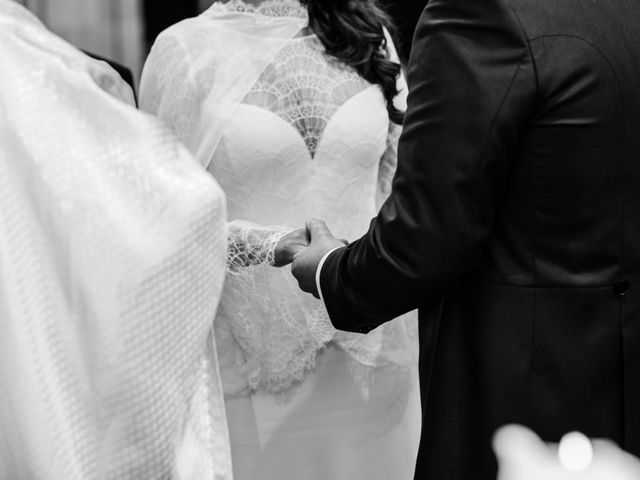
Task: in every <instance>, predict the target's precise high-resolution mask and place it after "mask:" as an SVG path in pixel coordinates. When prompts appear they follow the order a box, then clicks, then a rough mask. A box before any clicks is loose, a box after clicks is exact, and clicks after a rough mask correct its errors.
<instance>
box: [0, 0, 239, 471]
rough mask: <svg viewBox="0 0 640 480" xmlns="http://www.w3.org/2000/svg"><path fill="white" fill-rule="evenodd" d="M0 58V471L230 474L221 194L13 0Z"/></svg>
mask: <svg viewBox="0 0 640 480" xmlns="http://www.w3.org/2000/svg"><path fill="white" fill-rule="evenodd" d="M0 63H1V65H2V75H0V478H2V479H11V480H17V479H51V480H54V479H55V480H61V479H65V480H90V479H114V480H125V479H126V480H128V479H132V480H133V479H136V480H141V479H167V478H177V479H189V480H191V479H196V480H198V479H230V478H231V465H230V459H229V448H228V441H227V433H226V423H225V415H224V406H223V403H222V400H221V397H220V387H219V382H218V378H217V365H216V363H215V351H214V348H215V345H214V342H213V341H212V340H213V339H212V337H211V335H212V333H211V330H212V328H211V327H212V323H213V319H214V316H215V313H216V308H217V304H218V300H219V297H220V292H221V289H222V283H223V278H224V272H225V261H226V224H225V200H224V196H223V194H222V192H221V190H220V189H219V187H218V185H217V184H216V183H215V181H214V180H212V178H211V177H210V176H209V175H206V174H205V173H204V172H203V171H202V169H201V168H200V167H199V165H198V164H197V163H196V162H195V161H194V160H193V158H192V157H191V156H190V154H189V153H188V152H187V150H186V149H185V148H184V147H182V146H181V145H180V144H179V143H178V142H177V141H176V140H175V137H174V136H173V135H172V134H171V133H170V132H169V131H168V130H166V129H165V128H164V127H162V126H161V125H160V123H159V122H158V121H157V120H155V119H153V118H152V117H150V116H147V115H144V114H142V113H140V112H138V111H136V110H135V108H133V107H132V106H131V102H132V93H131V91H130V89H129V88H128V87H127V86H126V84H124V82H122V81H121V80H120V78H119V77H118V76H117V74H116V73H115V72H114V71H113V70H112V69H111V68H110V67H108V66H107V65H106V64H105V63H102V62H95V61H93V60H91V59H89V58H88V57H86V56H85V55H83V54H81V53H80V52H79V51H77V50H76V49H74V48H73V47H71V46H70V45H68V44H67V43H65V42H64V41H62V40H61V39H59V38H58V37H56V36H55V35H53V34H51V33H50V32H48V31H47V30H46V29H45V28H44V27H43V26H42V24H40V22H39V21H38V20H37V19H36V18H35V17H33V16H32V15H31V14H30V13H29V12H28V11H27V10H25V9H24V8H23V7H21V6H19V5H18V4H17V3H15V2H13V1H11V0H0ZM127 103H129V104H127Z"/></svg>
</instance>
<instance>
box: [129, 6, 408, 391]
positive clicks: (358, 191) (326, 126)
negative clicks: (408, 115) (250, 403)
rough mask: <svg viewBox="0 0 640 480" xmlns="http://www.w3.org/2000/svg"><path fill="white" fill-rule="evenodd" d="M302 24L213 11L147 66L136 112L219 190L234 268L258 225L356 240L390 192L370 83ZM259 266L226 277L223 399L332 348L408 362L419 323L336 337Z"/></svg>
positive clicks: (286, 375)
mask: <svg viewBox="0 0 640 480" xmlns="http://www.w3.org/2000/svg"><path fill="white" fill-rule="evenodd" d="M306 20H307V18H306V10H305V9H304V8H303V7H302V6H301V5H300V4H299V3H298V2H297V1H296V0H270V1H267V2H263V3H261V4H260V5H259V6H257V7H256V6H252V5H247V4H244V3H243V2H241V1H239V0H233V1H232V2H228V3H227V4H214V6H213V7H212V8H211V9H210V10H208V11H207V12H205V13H204V14H203V15H202V16H200V17H199V18H197V19H190V20H187V21H184V22H182V23H180V24H178V25H176V26H173V27H171V28H170V29H169V30H167V31H165V32H164V33H163V34H162V35H161V36H160V37H159V39H158V40H157V42H156V44H155V45H154V47H153V50H152V53H151V55H150V57H149V59H148V60H147V64H146V65H145V69H144V73H143V82H142V89H141V104H142V108H144V109H146V110H148V111H150V112H152V113H156V114H158V115H159V116H160V117H161V118H162V119H163V120H165V121H166V122H167V124H168V125H169V126H170V127H171V128H172V129H173V130H174V131H175V132H176V133H177V134H178V136H180V138H182V139H183V141H185V142H186V144H188V145H190V146H191V149H192V150H193V151H194V152H196V153H197V154H198V158H199V160H200V162H201V163H202V164H203V165H204V166H205V167H207V168H208V169H209V170H210V171H211V172H212V173H213V175H214V176H215V177H216V179H218V181H220V183H221V184H222V185H223V188H224V189H225V192H226V193H227V197H228V203H229V217H230V219H233V220H234V221H232V222H231V223H230V232H231V234H230V237H229V241H230V244H231V245H232V246H233V247H232V249H231V250H230V253H229V257H230V258H235V257H238V252H242V250H243V249H244V248H245V247H243V242H244V240H243V239H244V238H252V237H255V236H256V235H257V236H258V238H264V233H263V232H264V231H265V230H266V231H273V232H274V233H276V232H277V231H278V230H279V228H275V229H274V227H260V225H284V227H282V229H281V230H280V232H281V233H282V232H286V229H287V227H297V226H301V225H303V224H304V221H305V219H307V218H308V217H310V216H317V217H319V218H323V219H326V220H327V221H328V222H329V225H330V227H331V228H332V229H334V231H335V232H336V233H337V234H338V235H339V236H340V237H343V238H347V239H355V238H358V237H359V236H360V235H361V234H363V233H364V232H365V231H366V229H367V226H368V223H369V221H370V219H371V218H372V217H374V216H375V214H376V213H377V208H378V207H379V206H380V204H381V203H382V201H383V200H384V199H385V198H386V196H387V195H388V192H389V190H390V184H391V179H392V177H393V173H394V171H395V163H396V148H397V140H398V137H399V133H400V127H398V126H396V125H394V124H390V122H389V119H388V116H387V113H386V108H385V105H384V99H383V96H382V93H381V91H380V90H379V88H378V87H377V86H373V85H370V84H369V83H367V82H366V81H365V80H364V79H362V78H361V77H360V76H359V75H358V74H357V73H356V72H355V71H354V70H353V69H351V68H350V67H348V66H346V65H343V64H341V63H340V62H338V61H337V60H335V59H333V58H331V57H329V56H327V55H326V54H325V53H324V48H323V46H322V44H321V43H320V41H319V40H318V38H317V37H316V36H315V35H310V34H305V31H304V30H303V28H304V26H306ZM285 32H286V33H285ZM389 48H390V53H391V55H394V56H395V51H394V50H393V47H392V43H391V42H389ZM399 81H400V84H399V87H400V91H401V92H402V93H401V95H400V96H399V98H398V99H397V103H398V105H399V106H400V107H401V108H402V107H403V105H404V103H405V97H406V85H405V84H404V80H403V79H400V80H399ZM203 132H207V133H206V135H205V136H208V137H209V138H207V139H205V138H204V137H203ZM203 144H206V145H208V147H207V148H204V147H203ZM211 146H215V148H214V149H213V150H212V149H211ZM246 222H250V223H246ZM253 243H254V244H255V243H256V242H253ZM263 243H264V244H265V245H272V246H273V245H275V243H274V242H269V241H265V242H263ZM246 249H247V250H251V249H252V248H251V247H249V246H247V247H246ZM244 256H245V257H246V255H244ZM250 256H251V257H253V258H257V259H265V258H268V257H269V251H268V250H265V251H263V252H260V251H257V254H254V255H250ZM239 257H240V258H242V257H243V255H239ZM234 263H237V262H234V261H233V260H231V261H230V265H231V266H232V267H233V265H234ZM268 263H269V262H257V263H254V264H253V265H252V266H250V267H248V268H240V269H237V268H231V270H232V271H231V272H230V274H229V275H228V277H227V281H226V283H225V288H224V293H223V299H222V302H221V306H220V310H219V314H218V317H217V319H216V329H217V337H218V350H219V354H220V361H221V365H222V375H223V384H224V389H225V393H226V394H227V395H238V394H241V395H242V394H247V393H249V392H251V391H256V390H260V389H263V390H266V391H268V392H271V393H281V392H285V391H287V390H288V389H290V388H291V387H292V386H293V385H295V384H297V383H299V382H300V381H302V380H303V379H304V377H305V375H306V374H307V373H308V372H309V371H310V370H311V369H312V368H313V367H314V365H315V362H316V356H317V353H318V351H319V350H320V349H322V347H323V346H325V345H326V344H327V342H329V341H332V340H333V341H335V342H337V343H338V344H339V345H341V346H342V347H343V348H344V349H345V350H347V351H348V352H349V353H350V354H351V355H352V356H353V358H354V359H356V360H357V361H358V362H360V363H361V364H362V365H364V366H373V367H375V366H377V365H386V364H390V363H396V364H399V365H413V364H414V363H415V359H416V355H417V341H416V334H415V330H416V328H415V318H412V319H409V320H399V321H396V322H393V323H390V324H388V325H385V326H384V327H381V328H380V329H378V330H377V331H376V332H373V333H372V334H370V335H368V336H367V337H363V336H361V335H353V334H347V333H336V332H335V330H334V329H333V327H332V326H331V323H330V321H329V319H328V317H327V314H326V311H325V309H324V306H323V305H322V303H321V302H319V301H317V300H315V299H313V298H312V297H310V296H308V295H305V294H303V293H301V292H300V291H299V288H298V286H297V284H296V282H295V281H294V280H293V278H292V277H291V274H290V271H289V269H287V268H285V269H281V270H276V269H273V268H269V266H268ZM239 264H240V265H246V263H243V262H240V263H239ZM359 376H361V377H364V376H363V375H359Z"/></svg>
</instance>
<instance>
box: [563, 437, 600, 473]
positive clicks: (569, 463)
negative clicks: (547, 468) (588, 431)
mask: <svg viewBox="0 0 640 480" xmlns="http://www.w3.org/2000/svg"><path fill="white" fill-rule="evenodd" d="M558 459H559V460H560V463H561V464H562V466H563V467H564V468H566V469H567V470H570V471H572V472H580V471H582V470H584V469H586V468H587V467H589V465H591V462H592V461H593V448H592V447H591V441H590V440H589V439H588V438H587V437H586V436H584V435H583V434H582V433H580V432H571V433H567V434H566V435H565V436H564V437H562V439H560V443H559V444H558Z"/></svg>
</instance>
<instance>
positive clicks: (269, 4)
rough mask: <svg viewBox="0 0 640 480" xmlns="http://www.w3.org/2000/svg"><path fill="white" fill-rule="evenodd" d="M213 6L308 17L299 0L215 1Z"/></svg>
mask: <svg viewBox="0 0 640 480" xmlns="http://www.w3.org/2000/svg"><path fill="white" fill-rule="evenodd" d="M212 8H214V9H216V10H227V11H232V12H236V13H251V14H254V15H263V16H265V17H286V18H300V19H305V20H306V19H307V18H308V14H307V9H306V8H305V7H304V6H302V5H301V4H300V2H298V0H267V1H264V2H260V3H258V4H255V5H254V4H252V3H248V2H244V1H243V0H231V1H229V2H215V3H214V4H213V6H212Z"/></svg>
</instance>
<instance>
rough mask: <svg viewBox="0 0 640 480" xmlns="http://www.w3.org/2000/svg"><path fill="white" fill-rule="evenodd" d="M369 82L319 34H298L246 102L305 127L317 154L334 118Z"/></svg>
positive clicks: (312, 151) (305, 136) (306, 137)
mask: <svg viewBox="0 0 640 480" xmlns="http://www.w3.org/2000/svg"><path fill="white" fill-rule="evenodd" d="M368 86H369V83H367V82H366V81H365V80H364V79H363V78H361V77H360V76H359V75H358V73H357V72H356V71H355V70H353V69H352V68H349V67H348V66H346V65H344V64H342V63H340V62H338V61H336V60H335V59H333V58H332V57H330V56H328V55H326V54H325V49H324V46H323V45H322V43H321V42H320V40H319V39H318V38H317V37H315V36H309V37H304V38H298V39H295V40H293V41H291V42H289V43H288V44H287V45H285V47H284V48H283V49H282V50H281V51H280V53H279V54H278V55H277V56H276V58H275V59H274V60H273V63H272V64H271V65H269V66H268V67H267V68H266V69H265V71H264V72H263V74H262V75H261V76H260V78H259V79H258V81H257V82H256V84H255V85H254V86H253V88H252V89H251V91H250V92H249V94H248V95H247V97H246V98H245V99H244V103H246V104H249V105H254V106H257V107H260V108H263V109H265V110H268V111H270V112H272V113H275V114H276V115H278V116H280V117H281V118H282V119H283V120H285V121H286V122H287V123H289V124H291V126H293V127H294V128H295V129H296V130H297V131H298V133H300V135H301V137H302V139H303V140H304V143H305V144H306V145H307V149H308V150H309V153H310V155H311V158H314V157H315V154H316V151H317V149H318V144H319V143H320V140H321V139H322V134H323V132H324V129H325V127H326V126H327V123H328V122H329V120H330V119H331V118H332V117H333V115H334V114H335V113H336V112H337V111H338V109H339V108H340V107H341V106H342V105H343V104H344V103H345V102H346V101H347V100H348V99H349V98H351V97H353V96H354V95H355V94H356V93H358V92H360V91H362V90H363V89H365V88H367V87H368Z"/></svg>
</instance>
